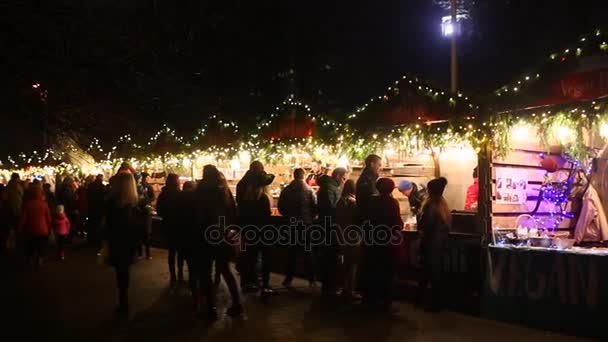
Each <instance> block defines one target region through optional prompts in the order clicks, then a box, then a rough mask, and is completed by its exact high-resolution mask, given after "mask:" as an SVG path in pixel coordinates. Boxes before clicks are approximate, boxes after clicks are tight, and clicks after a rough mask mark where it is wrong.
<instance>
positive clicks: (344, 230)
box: [336, 179, 361, 300]
mask: <svg viewBox="0 0 608 342" xmlns="http://www.w3.org/2000/svg"><path fill="white" fill-rule="evenodd" d="M357 223H358V221H357V200H356V199H355V182H354V181H353V180H352V179H349V180H347V181H346V183H344V186H343V188H342V195H341V197H340V201H339V202H338V204H337V205H336V224H337V225H338V227H339V228H340V231H341V235H342V236H341V237H342V239H344V246H342V248H341V249H342V255H344V267H343V268H344V290H343V291H342V295H343V296H344V297H345V299H347V300H350V299H361V296H360V295H358V294H356V293H354V290H355V285H356V284H355V280H356V276H357V268H358V267H359V259H360V256H361V236H360V233H361V232H360V231H359V230H358V229H357V227H358V226H357V225H356V224H357ZM355 233H356V234H355Z"/></svg>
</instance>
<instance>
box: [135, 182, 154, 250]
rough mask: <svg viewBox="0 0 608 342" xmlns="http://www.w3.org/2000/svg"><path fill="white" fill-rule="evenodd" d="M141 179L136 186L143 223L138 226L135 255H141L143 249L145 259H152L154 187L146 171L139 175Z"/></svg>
mask: <svg viewBox="0 0 608 342" xmlns="http://www.w3.org/2000/svg"><path fill="white" fill-rule="evenodd" d="M140 178H141V181H140V183H139V186H138V187H137V193H138V194H139V209H140V212H141V213H142V216H143V219H142V222H143V225H142V226H141V227H140V233H139V234H140V242H139V247H138V249H137V256H138V257H139V258H141V257H143V254H144V249H145V253H146V259H148V260H150V259H152V256H151V255H150V235H152V203H153V202H154V188H153V187H152V185H150V175H149V174H148V173H147V172H142V173H141V175H140Z"/></svg>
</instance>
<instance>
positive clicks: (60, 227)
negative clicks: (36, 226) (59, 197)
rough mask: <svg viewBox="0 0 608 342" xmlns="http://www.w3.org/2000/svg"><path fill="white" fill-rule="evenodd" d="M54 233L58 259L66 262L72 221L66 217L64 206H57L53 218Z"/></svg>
mask: <svg viewBox="0 0 608 342" xmlns="http://www.w3.org/2000/svg"><path fill="white" fill-rule="evenodd" d="M53 232H54V233H55V240H56V241H57V258H58V259H59V260H65V245H66V243H67V240H68V235H70V220H69V219H68V217H67V216H66V215H65V209H64V207H63V206H62V205H58V206H57V210H56V213H55V217H53Z"/></svg>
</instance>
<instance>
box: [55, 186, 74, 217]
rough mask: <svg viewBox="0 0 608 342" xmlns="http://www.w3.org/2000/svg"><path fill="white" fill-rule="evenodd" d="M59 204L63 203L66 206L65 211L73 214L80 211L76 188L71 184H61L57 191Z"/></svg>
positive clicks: (69, 214) (67, 213) (70, 214)
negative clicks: (70, 185)
mask: <svg viewBox="0 0 608 342" xmlns="http://www.w3.org/2000/svg"><path fill="white" fill-rule="evenodd" d="M57 204H61V205H63V206H64V208H65V213H66V215H68V216H70V217H71V216H72V215H74V214H75V213H76V211H78V201H77V200H76V193H75V192H74V189H72V188H71V187H69V186H61V187H60V188H59V191H58V192H57Z"/></svg>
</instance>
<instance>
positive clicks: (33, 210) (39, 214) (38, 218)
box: [19, 189, 51, 236]
mask: <svg viewBox="0 0 608 342" xmlns="http://www.w3.org/2000/svg"><path fill="white" fill-rule="evenodd" d="M50 228H51V211H50V210H49V206H48V205H47V203H46V201H45V199H44V197H43V196H42V190H41V189H35V190H33V191H32V199H30V200H29V201H27V202H26V203H25V204H24V206H23V213H22V214H21V220H20V222H19V231H21V232H24V233H26V234H28V235H35V236H48V235H49V232H50Z"/></svg>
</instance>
